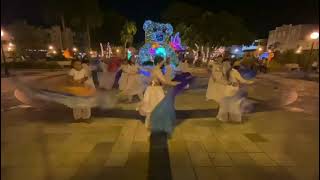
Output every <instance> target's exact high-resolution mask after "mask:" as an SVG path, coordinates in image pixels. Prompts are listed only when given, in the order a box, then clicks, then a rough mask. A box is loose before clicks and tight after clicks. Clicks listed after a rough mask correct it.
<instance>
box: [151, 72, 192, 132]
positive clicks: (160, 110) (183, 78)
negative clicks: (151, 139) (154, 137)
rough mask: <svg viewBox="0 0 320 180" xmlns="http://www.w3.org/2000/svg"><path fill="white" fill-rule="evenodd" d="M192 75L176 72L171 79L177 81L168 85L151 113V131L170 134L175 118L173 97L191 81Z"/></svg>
mask: <svg viewBox="0 0 320 180" xmlns="http://www.w3.org/2000/svg"><path fill="white" fill-rule="evenodd" d="M192 79H193V78H192V76H191V74H190V73H182V74H177V75H176V76H175V78H174V79H173V81H178V82H180V84H178V85H177V86H175V87H170V88H169V90H168V91H167V94H166V96H165V97H164V98H163V99H162V101H161V102H160V103H159V104H158V105H157V106H156V107H155V108H154V110H153V111H152V113H151V117H150V118H151V122H152V123H151V131H152V132H165V133H167V134H171V133H172V132H173V129H174V123H175V120H176V112H175V107H174V103H175V97H176V95H177V94H179V93H180V92H182V91H183V90H184V88H185V87H186V86H187V85H188V84H189V83H190V82H191V80H192Z"/></svg>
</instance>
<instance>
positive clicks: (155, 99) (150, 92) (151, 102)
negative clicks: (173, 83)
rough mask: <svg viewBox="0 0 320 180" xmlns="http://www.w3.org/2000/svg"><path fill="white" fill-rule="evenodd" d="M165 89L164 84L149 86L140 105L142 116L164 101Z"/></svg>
mask: <svg viewBox="0 0 320 180" xmlns="http://www.w3.org/2000/svg"><path fill="white" fill-rule="evenodd" d="M164 96H165V95H164V91H163V88H162V86H148V87H147V89H146V91H145V93H144V95H143V100H142V102H141V104H140V105H139V107H138V110H139V113H140V115H142V116H146V115H148V114H150V113H151V112H152V111H153V109H154V108H155V107H156V106H157V105H158V104H159V103H160V102H161V101H162V99H163V98H164Z"/></svg>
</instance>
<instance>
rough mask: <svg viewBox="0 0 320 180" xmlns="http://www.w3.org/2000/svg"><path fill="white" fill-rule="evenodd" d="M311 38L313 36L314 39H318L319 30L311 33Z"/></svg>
mask: <svg viewBox="0 0 320 180" xmlns="http://www.w3.org/2000/svg"><path fill="white" fill-rule="evenodd" d="M310 38H311V39H312V40H316V39H318V38H319V32H312V33H311V34H310Z"/></svg>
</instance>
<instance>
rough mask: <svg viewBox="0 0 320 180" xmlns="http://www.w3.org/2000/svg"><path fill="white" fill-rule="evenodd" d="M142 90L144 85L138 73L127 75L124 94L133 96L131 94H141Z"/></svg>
mask: <svg viewBox="0 0 320 180" xmlns="http://www.w3.org/2000/svg"><path fill="white" fill-rule="evenodd" d="M144 90H145V85H144V83H143V81H142V78H141V76H140V75H139V74H135V75H130V76H128V81H127V85H126V87H125V89H124V91H123V93H124V94H125V95H128V96H133V95H138V94H142V93H143V91H144Z"/></svg>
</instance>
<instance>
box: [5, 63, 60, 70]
mask: <svg viewBox="0 0 320 180" xmlns="http://www.w3.org/2000/svg"><path fill="white" fill-rule="evenodd" d="M8 67H9V68H13V69H60V68H61V67H60V66H59V64H58V63H56V62H39V61H22V62H9V63H8Z"/></svg>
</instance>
